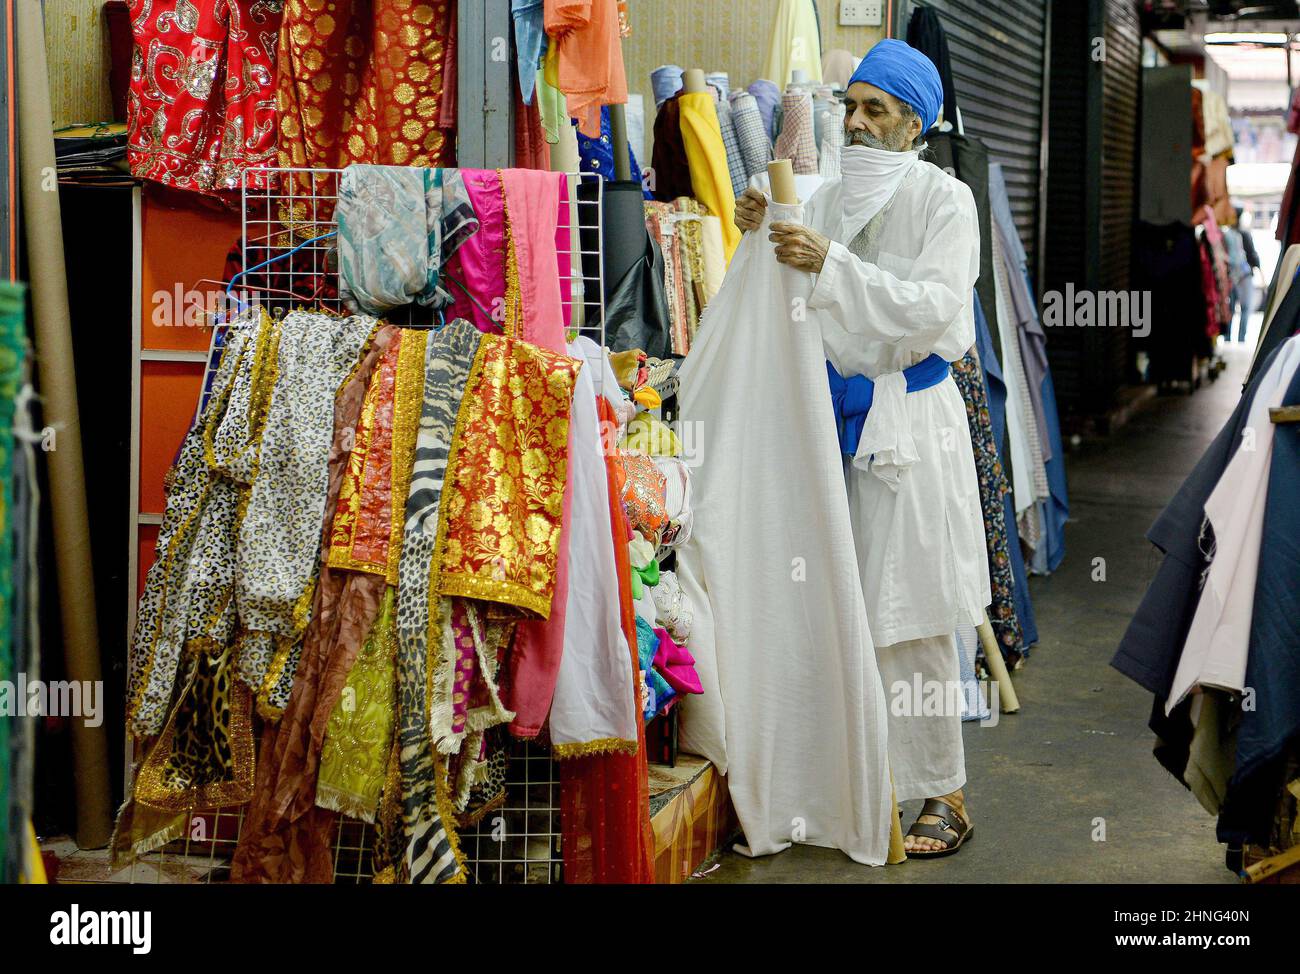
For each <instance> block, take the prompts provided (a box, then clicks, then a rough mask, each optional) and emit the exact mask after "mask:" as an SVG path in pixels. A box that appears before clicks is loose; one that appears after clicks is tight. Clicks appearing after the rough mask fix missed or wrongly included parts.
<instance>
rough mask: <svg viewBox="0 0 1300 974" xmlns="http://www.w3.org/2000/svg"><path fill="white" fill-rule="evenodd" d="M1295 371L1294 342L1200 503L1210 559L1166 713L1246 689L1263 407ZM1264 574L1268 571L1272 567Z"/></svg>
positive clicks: (1299, 347)
mask: <svg viewBox="0 0 1300 974" xmlns="http://www.w3.org/2000/svg"><path fill="white" fill-rule="evenodd" d="M1297 366H1300V339H1297V338H1293V339H1291V340H1290V341H1288V342H1287V343H1286V344H1284V345H1283V346H1282V347H1281V350H1280V351H1279V353H1278V356H1277V358H1276V359H1275V360H1274V362H1273V365H1272V367H1271V368H1270V369H1269V371H1268V372H1266V373H1264V376H1263V378H1262V379H1261V380H1260V384H1259V387H1258V388H1257V390H1256V392H1255V397H1254V401H1253V402H1252V403H1251V407H1250V413H1249V415H1248V418H1247V420H1246V428H1247V429H1249V430H1251V431H1253V434H1254V435H1253V436H1252V437H1251V442H1250V448H1249V449H1242V450H1238V451H1237V453H1236V455H1234V456H1233V458H1232V460H1231V461H1230V462H1229V463H1228V465H1227V467H1225V468H1224V471H1223V474H1222V476H1220V477H1219V482H1218V484H1217V485H1216V486H1215V488H1214V491H1213V493H1211V494H1210V496H1209V497H1208V498H1207V499H1206V501H1205V517H1206V520H1207V523H1208V524H1209V527H1210V529H1211V530H1212V531H1213V536H1214V549H1213V558H1212V560H1211V562H1210V569H1209V571H1208V572H1207V573H1206V576H1205V584H1204V587H1203V588H1202V589H1201V597H1200V600H1199V601H1198V602H1197V606H1196V613H1195V614H1194V615H1193V616H1192V624H1191V628H1189V629H1188V631H1187V639H1186V641H1185V642H1184V644H1183V651H1182V654H1181V656H1180V657H1179V662H1178V669H1177V670H1176V671H1175V673H1174V679H1173V683H1172V684H1171V686H1170V688H1169V696H1168V698H1167V699H1166V701H1165V713H1169V712H1170V711H1172V710H1173V708H1174V707H1175V706H1176V705H1177V704H1178V703H1179V702H1180V701H1181V700H1182V699H1183V697H1184V696H1185V695H1186V694H1187V693H1189V692H1191V691H1192V690H1193V689H1194V688H1196V687H1198V686H1207V687H1217V688H1219V689H1222V690H1229V691H1232V692H1240V691H1241V690H1242V689H1243V687H1244V686H1245V677H1246V665H1247V655H1246V650H1247V647H1248V644H1249V637H1250V628H1251V611H1252V608H1253V605H1254V600H1255V580H1256V578H1257V577H1258V575H1259V572H1260V568H1261V565H1260V558H1259V553H1260V546H1261V544H1262V541H1263V525H1264V508H1265V506H1266V505H1267V503H1268V486H1269V476H1268V472H1269V465H1270V461H1271V459H1272V447H1273V430H1274V424H1273V423H1271V422H1270V421H1269V417H1268V410H1269V407H1270V406H1279V405H1281V403H1282V399H1283V397H1284V395H1285V394H1286V391H1287V389H1288V387H1289V386H1290V384H1291V380H1292V377H1293V376H1294V375H1295V373H1296V368H1297ZM1266 570H1270V571H1271V570H1272V566H1266Z"/></svg>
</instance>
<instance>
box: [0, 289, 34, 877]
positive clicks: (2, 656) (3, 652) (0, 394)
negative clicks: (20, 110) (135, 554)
mask: <svg viewBox="0 0 1300 974" xmlns="http://www.w3.org/2000/svg"><path fill="white" fill-rule="evenodd" d="M26 290H27V289H26V287H25V286H24V285H21V284H11V283H8V282H0V680H8V681H13V680H14V679H15V678H16V675H17V674H16V669H17V668H16V666H15V662H14V650H13V643H12V641H11V639H10V626H11V623H12V616H13V610H12V606H13V559H14V551H13V523H12V518H11V514H10V512H11V511H12V510H13V501H14V492H13V455H14V436H13V428H14V399H15V398H16V397H17V395H18V390H19V388H20V386H21V384H22V372H23V349H24V346H25V342H26V337H27V336H26V327H25V325H24V315H25V311H26V304H25V295H26ZM32 676H33V677H34V676H35V674H32ZM12 724H13V719H12V718H5V717H0V883H12V882H16V881H17V879H18V877H17V876H9V875H4V874H3V873H7V872H8V871H9V870H8V868H7V867H6V863H9V862H12V861H14V857H13V856H11V855H9V852H10V847H9V844H10V842H11V841H19V842H20V841H22V840H23V836H22V834H21V833H17V834H11V828H10V826H11V824H12V825H14V826H15V827H16V826H17V825H18V824H19V823H11V822H10V799H11V797H12V794H13V782H12V780H11V775H12V774H13V762H12V761H11V760H10V757H11V755H10V728H11V727H12Z"/></svg>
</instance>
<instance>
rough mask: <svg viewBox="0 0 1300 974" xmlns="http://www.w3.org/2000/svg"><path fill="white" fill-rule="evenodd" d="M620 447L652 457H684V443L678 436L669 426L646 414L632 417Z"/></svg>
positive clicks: (642, 413)
mask: <svg viewBox="0 0 1300 974" xmlns="http://www.w3.org/2000/svg"><path fill="white" fill-rule="evenodd" d="M620 446H622V448H623V449H625V450H635V451H636V452H637V453H648V454H649V455H650V456H652V457H679V456H681V455H682V441H681V440H679V439H678V438H677V434H676V433H674V432H673V431H672V429H671V428H670V427H669V426H668V425H667V424H665V423H664V422H662V421H661V420H658V419H656V418H655V417H653V416H651V415H650V414H649V413H646V412H641V413H637V414H636V415H635V416H634V417H632V421H631V422H630V423H628V424H627V433H626V434H625V435H624V436H623V442H622V443H621V444H620Z"/></svg>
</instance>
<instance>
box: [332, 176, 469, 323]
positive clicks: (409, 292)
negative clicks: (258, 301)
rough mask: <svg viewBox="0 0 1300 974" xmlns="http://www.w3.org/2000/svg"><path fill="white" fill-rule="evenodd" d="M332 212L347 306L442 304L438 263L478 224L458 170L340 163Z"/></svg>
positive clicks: (368, 309)
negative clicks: (342, 165) (335, 221)
mask: <svg viewBox="0 0 1300 974" xmlns="http://www.w3.org/2000/svg"><path fill="white" fill-rule="evenodd" d="M335 216H336V219H337V221H338V241H339V247H338V259H339V283H340V288H339V296H340V297H341V298H342V299H343V303H344V304H345V305H346V306H347V307H348V308H349V309H350V310H352V311H355V312H358V313H363V314H373V315H378V314H383V313H384V312H386V311H391V310H393V309H394V308H399V307H402V306H404V305H407V304H410V303H411V302H412V301H415V302H418V303H419V304H421V305H424V306H425V307H430V306H432V307H442V306H444V305H446V304H448V303H450V301H451V298H452V296H451V295H450V294H448V293H447V286H445V285H443V284H442V283H441V276H442V265H443V263H444V262H445V261H446V260H447V259H448V258H449V257H450V256H451V255H452V254H454V253H455V252H456V250H457V249H458V248H459V247H460V246H461V245H462V244H463V243H464V242H465V241H466V240H467V239H468V238H469V237H470V236H471V235H472V234H473V233H474V231H475V230H477V229H478V221H477V219H475V216H474V209H473V207H472V206H471V205H470V201H469V194H468V192H467V191H466V189H465V184H464V181H463V180H462V179H461V176H460V172H459V170H456V169H417V168H414V167H411V166H367V165H351V166H348V168H347V169H344V170H343V174H342V175H341V176H340V177H339V196H338V206H337V208H336V210H335Z"/></svg>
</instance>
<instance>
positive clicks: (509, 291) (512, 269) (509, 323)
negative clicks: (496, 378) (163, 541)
mask: <svg viewBox="0 0 1300 974" xmlns="http://www.w3.org/2000/svg"><path fill="white" fill-rule="evenodd" d="M497 180H498V182H499V183H500V186H501V222H502V223H503V224H504V225H505V231H506V295H505V297H506V307H505V313H506V320H505V322H504V323H503V326H502V331H503V332H504V333H505V334H506V335H507V336H508V337H510V338H518V337H519V336H520V335H522V334H523V309H522V308H521V307H520V304H521V300H520V299H521V295H520V290H519V258H518V256H517V255H516V254H515V237H514V231H512V230H511V228H510V207H509V206H508V205H507V203H506V181H505V174H504V173H503V172H502V171H501V170H500V169H498V170H497Z"/></svg>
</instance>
